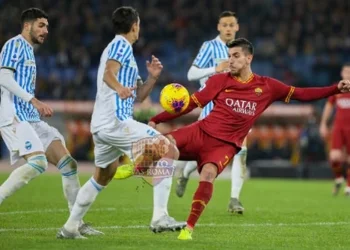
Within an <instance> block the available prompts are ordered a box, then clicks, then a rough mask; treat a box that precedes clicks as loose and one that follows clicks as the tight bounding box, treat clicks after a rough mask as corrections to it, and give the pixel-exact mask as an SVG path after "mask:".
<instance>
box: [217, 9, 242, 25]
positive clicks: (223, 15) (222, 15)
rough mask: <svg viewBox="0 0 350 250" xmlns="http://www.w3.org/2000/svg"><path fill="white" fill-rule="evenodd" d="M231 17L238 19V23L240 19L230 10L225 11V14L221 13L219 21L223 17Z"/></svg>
mask: <svg viewBox="0 0 350 250" xmlns="http://www.w3.org/2000/svg"><path fill="white" fill-rule="evenodd" d="M229 16H233V17H234V18H236V20H237V21H238V18H237V16H236V13H234V12H232V11H229V10H225V11H223V12H221V14H220V16H219V19H218V21H219V22H220V19H221V18H223V17H229Z"/></svg>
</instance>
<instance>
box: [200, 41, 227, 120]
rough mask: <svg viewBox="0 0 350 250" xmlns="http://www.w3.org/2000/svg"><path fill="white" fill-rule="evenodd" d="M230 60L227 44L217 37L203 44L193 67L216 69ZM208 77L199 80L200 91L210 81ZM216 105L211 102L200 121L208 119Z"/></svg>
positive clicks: (205, 108) (202, 113) (204, 109)
mask: <svg viewBox="0 0 350 250" xmlns="http://www.w3.org/2000/svg"><path fill="white" fill-rule="evenodd" d="M226 60H228V48H227V46H226V44H225V43H224V42H223V41H222V40H221V39H220V37H219V36H217V37H216V38H215V39H213V40H210V41H206V42H204V43H203V45H202V47H201V49H200V50H199V53H198V55H197V57H196V59H194V62H193V65H194V66H197V67H198V68H201V69H203V68H211V67H216V66H217V65H218V64H220V63H221V62H223V61H226ZM208 78H209V76H208V77H203V78H202V79H200V80H199V83H200V85H201V88H200V89H203V88H204V87H205V82H206V81H207V80H208ZM213 107H214V103H213V102H209V103H208V104H207V105H206V106H205V107H204V108H203V110H202V112H201V115H200V117H199V119H200V120H201V119H203V118H204V117H206V116H207V115H208V114H209V113H210V111H211V110H212V109H213Z"/></svg>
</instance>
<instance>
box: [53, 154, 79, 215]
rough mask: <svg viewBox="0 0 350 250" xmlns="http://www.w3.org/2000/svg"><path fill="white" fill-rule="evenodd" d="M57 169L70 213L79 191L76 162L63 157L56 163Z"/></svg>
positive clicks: (70, 158) (66, 156)
mask: <svg viewBox="0 0 350 250" xmlns="http://www.w3.org/2000/svg"><path fill="white" fill-rule="evenodd" d="M57 168H58V170H59V171H60V173H61V175H62V187H63V194H64V197H65V198H66V199H67V201H68V208H69V211H71V210H72V208H73V205H74V202H75V199H76V198H77V195H78V192H79V189H80V182H79V177H78V174H77V162H76V161H75V160H74V159H73V158H72V156H70V155H65V156H63V157H62V159H61V160H60V161H59V162H58V164H57Z"/></svg>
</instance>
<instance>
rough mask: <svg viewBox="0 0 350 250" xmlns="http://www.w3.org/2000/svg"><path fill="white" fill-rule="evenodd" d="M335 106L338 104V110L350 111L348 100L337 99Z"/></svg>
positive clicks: (349, 101)
mask: <svg viewBox="0 0 350 250" xmlns="http://www.w3.org/2000/svg"><path fill="white" fill-rule="evenodd" d="M337 104H338V106H339V108H342V109H350V99H348V98H346V99H345V98H339V99H337Z"/></svg>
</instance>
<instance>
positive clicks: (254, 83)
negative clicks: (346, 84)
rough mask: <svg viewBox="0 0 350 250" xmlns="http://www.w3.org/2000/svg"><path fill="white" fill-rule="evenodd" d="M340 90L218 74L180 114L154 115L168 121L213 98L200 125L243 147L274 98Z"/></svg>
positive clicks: (302, 98) (318, 95) (311, 96)
mask: <svg viewBox="0 0 350 250" xmlns="http://www.w3.org/2000/svg"><path fill="white" fill-rule="evenodd" d="M337 93H339V90H338V88H337V85H334V86H331V87H323V88H295V87H292V86H288V85H285V84H283V83H282V82H280V81H278V80H276V79H273V78H270V77H266V76H259V75H256V74H252V75H251V77H250V78H249V79H248V81H245V82H242V81H240V80H239V79H237V78H236V77H233V76H231V74H230V73H222V74H216V75H214V76H212V77H210V78H209V79H208V81H207V82H206V86H205V88H203V89H202V90H201V91H199V92H196V93H194V94H193V95H192V96H191V97H192V98H191V100H190V104H189V106H188V107H187V109H186V110H185V111H184V112H182V113H180V114H169V113H166V112H163V113H161V114H158V115H157V116H155V117H153V118H152V119H151V121H153V122H155V123H160V122H166V121H168V120H171V119H174V118H176V117H179V116H181V115H183V114H186V113H188V112H190V111H191V110H193V109H194V108H196V107H197V106H198V107H201V108H202V107H204V106H205V105H206V104H208V103H209V102H210V101H213V102H214V108H213V110H212V111H211V112H210V114H209V115H208V116H207V117H205V118H204V119H203V120H200V121H198V123H199V125H200V128H201V129H202V130H203V131H205V132H206V133H207V134H209V135H210V136H212V137H215V138H218V139H221V140H223V141H226V142H229V143H234V144H235V145H236V146H238V147H241V145H242V142H243V140H244V138H245V137H246V136H247V134H248V132H249V130H250V129H251V128H252V126H253V124H254V122H255V121H256V120H257V119H258V118H259V116H260V115H261V113H262V112H263V111H264V110H265V109H266V108H267V107H268V106H269V105H270V104H271V103H273V102H274V101H284V102H287V103H288V102H289V101H290V100H291V99H295V100H300V101H311V100H317V99H321V98H325V97H328V96H331V95H334V94H337Z"/></svg>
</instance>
